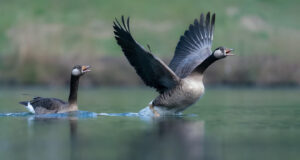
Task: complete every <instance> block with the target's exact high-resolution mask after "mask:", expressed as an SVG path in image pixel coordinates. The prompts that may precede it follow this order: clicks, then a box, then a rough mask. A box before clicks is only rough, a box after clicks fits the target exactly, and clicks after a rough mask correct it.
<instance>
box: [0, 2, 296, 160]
mask: <svg viewBox="0 0 300 160" xmlns="http://www.w3.org/2000/svg"><path fill="white" fill-rule="evenodd" d="M299 6H300V1H299V0H284V1H283V0H220V1H219V0H206V1H204V0H151V1H150V0H128V1H125V0H118V1H117V0H88V1H87V0H0V102H1V104H0V130H1V132H0V159H30V160H34V159H37V160H40V159H44V160H48V159H49V160H53V159H55V160H66V159H72V160H74V159H109V160H114V159H118V160H119V159H129V160H134V159H138V160H140V159H144V160H153V159H164V160H176V159H180V160H182V159H189V160H194V159H197V160H199V159H207V160H219V159H222V160H227V159H228V160H241V159H243V160H244V159H245V160H253V159H256V160H257V159H262V160H266V159H272V160H282V159H289V160H292V159H299V157H300V155H299V150H300V145H299V144H300V136H299V135H300V125H299V124H300V116H299V115H300V108H299V104H300V99H299V95H300V89H299V85H300V63H299V60H300V53H299V44H300V21H299V15H300V10H299ZM208 11H211V12H215V13H216V15H217V17H216V28H215V35H214V42H213V49H214V48H216V47H218V46H226V47H228V48H234V49H235V51H234V53H235V54H236V56H232V57H228V58H226V59H223V60H220V61H218V62H216V63H214V64H213V65H212V66H210V67H209V69H208V70H207V71H206V73H205V78H204V81H205V85H206V86H208V87H206V88H207V89H206V92H205V95H204V96H203V98H201V100H200V101H199V102H197V103H195V104H194V105H193V106H191V107H190V108H188V109H187V110H186V111H184V112H183V116H179V117H171V118H170V117H163V118H162V119H160V120H156V119H154V120H153V119H151V118H149V117H148V118H149V119H145V117H124V116H123V117H122V116H115V117H107V116H98V117H93V118H92V117H86V118H80V117H76V116H75V117H70V118H64V117H60V118H48V119H47V118H44V119H43V118H39V117H35V116H34V115H30V114H28V113H27V112H26V109H25V108H24V107H22V106H21V105H19V104H18V102H19V101H24V100H29V99H31V98H33V97H34V96H42V97H56V98H60V99H63V100H66V99H67V96H68V89H67V88H68V86H69V79H70V74H71V69H72V67H73V66H74V65H76V64H88V65H91V66H92V72H89V73H88V74H86V75H85V76H84V77H82V78H81V80H80V81H81V82H80V87H79V96H78V105H79V109H80V110H83V111H91V112H95V113H103V112H104V113H121V114H122V113H126V112H138V111H139V110H140V109H142V108H143V107H145V106H146V105H147V104H148V103H149V102H150V101H151V100H152V99H153V98H154V97H155V96H157V92H155V90H154V89H152V88H149V87H145V85H144V84H143V82H142V81H141V80H140V78H139V77H138V76H137V74H136V73H135V71H134V69H133V68H132V67H131V66H130V65H129V63H128V61H127V60H126V58H125V56H124V55H123V53H122V51H121V48H120V47H119V46H118V45H117V43H116V41H115V39H114V35H113V28H112V24H113V20H114V18H115V17H116V18H120V17H121V15H124V16H126V17H127V16H130V18H131V32H132V34H133V36H134V38H135V39H136V40H137V41H138V42H139V43H140V44H142V45H143V46H146V45H147V44H149V45H150V46H151V50H152V52H153V53H154V54H155V55H157V56H158V57H160V58H161V59H163V60H164V61H165V62H166V63H167V64H168V63H169V61H170V60H171V58H172V57H173V54H174V50H175V47H176V45H177V42H178V40H179V38H180V36H181V35H182V34H183V33H184V31H185V30H186V29H187V28H188V26H189V25H190V24H191V23H193V21H194V19H195V18H198V19H199V17H200V14H201V13H206V12H208ZM141 86H143V87H141ZM215 86H216V87H215ZM18 115H19V116H18ZM20 115H21V116H20ZM22 115H24V116H22ZM168 118H170V119H168ZM172 118H173V119H172ZM16 153H17V154H16ZM41 157H42V158H41Z"/></svg>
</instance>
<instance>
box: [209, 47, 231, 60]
mask: <svg viewBox="0 0 300 160" xmlns="http://www.w3.org/2000/svg"><path fill="white" fill-rule="evenodd" d="M231 51H233V49H231V48H225V47H218V48H216V49H215V50H214V52H213V55H214V57H215V58H217V59H222V58H225V57H227V56H233V55H234V54H232V53H230V52H231Z"/></svg>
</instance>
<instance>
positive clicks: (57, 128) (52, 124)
mask: <svg viewBox="0 0 300 160" xmlns="http://www.w3.org/2000/svg"><path fill="white" fill-rule="evenodd" d="M77 123H78V118H77V117H73V116H70V117H64V118H63V119H62V118H53V117H29V118H28V133H29V134H28V136H29V137H28V140H29V143H28V154H27V155H28V159H40V158H41V157H43V158H46V159H47V158H48V159H53V158H54V159H56V158H58V157H60V158H62V159H70V160H74V159H79V158H78V155H77V153H78V152H77V151H78V149H79V148H78V133H77V132H78V124H77ZM66 126H67V127H66ZM37 150H38V151H41V152H39V153H36V151H37ZM36 155H39V156H38V157H37V156H36Z"/></svg>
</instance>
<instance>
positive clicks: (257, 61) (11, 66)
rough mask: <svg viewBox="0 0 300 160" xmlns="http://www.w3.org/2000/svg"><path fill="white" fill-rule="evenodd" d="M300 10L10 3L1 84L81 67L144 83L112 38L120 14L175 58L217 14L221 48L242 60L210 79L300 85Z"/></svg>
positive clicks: (35, 0) (55, 0) (4, 17)
mask: <svg viewBox="0 0 300 160" xmlns="http://www.w3.org/2000/svg"><path fill="white" fill-rule="evenodd" d="M299 5H300V2H299V1H296V0H288V1H279V0H275V1H271V0H254V1H253V0H245V1H239V0H227V1H221V2H220V1H217V0H212V1H196V0H191V1H180V0H175V1H158V0H154V1H139V0H130V1H108V0H100V1H98V0H97V1H96V0H91V1H88V2H86V1H83V0H72V1H59V0H51V1H50V0H47V1H40V0H24V1H17V0H9V1H8V0H3V1H1V2H0V14H1V18H0V72H1V75H0V81H1V82H2V83H13V84H14V83H17V84H64V83H66V82H67V81H68V78H69V77H68V76H65V75H66V73H68V72H69V70H70V68H71V67H72V66H73V65H74V64H91V65H92V66H94V67H93V68H94V70H93V73H92V74H91V76H87V77H86V78H87V79H88V80H87V82H91V83H93V84H137V83H140V82H139V80H138V79H137V77H136V76H133V75H134V72H133V71H132V69H131V68H130V67H129V66H128V63H127V62H125V60H124V57H123V55H122V53H121V50H120V48H119V47H118V46H117V45H116V43H115V40H114V38H113V31H112V21H113V19H114V18H115V17H120V15H122V14H124V15H127V16H130V17H131V20H132V21H131V28H132V32H133V35H134V36H135V37H136V39H137V40H138V41H139V42H141V44H143V45H146V44H149V45H150V46H151V49H152V51H153V52H154V53H155V54H157V55H159V56H160V57H163V58H164V59H166V61H168V60H169V59H170V58H171V57H172V56H173V52H174V48H175V46H176V44H177V41H178V39H179V37H180V35H182V34H183V32H184V30H185V29H187V27H188V25H189V24H190V23H191V22H193V19H194V18H196V17H199V15H200V13H201V12H207V11H212V12H215V13H216V14H217V21H216V30H215V37H214V38H215V39H214V47H217V46H220V45H224V46H228V47H230V48H235V50H236V54H237V55H238V56H236V57H234V58H231V59H226V60H225V61H224V62H220V63H219V64H216V65H215V66H214V68H212V69H211V70H210V71H209V73H208V74H209V75H208V77H207V81H208V82H211V83H242V84H244V83H246V84H248V83H250V84H263V85H264V84H300V82H299V79H300V77H299V76H300V69H299V68H300V67H299V63H298V61H297V60H296V59H299V58H300V55H299V53H298V43H299V42H300V30H299V29H300V22H299V21H297V19H298V13H299V12H298V6H299ZM57 77H59V78H57Z"/></svg>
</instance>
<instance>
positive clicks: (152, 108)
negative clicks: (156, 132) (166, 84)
mask: <svg viewBox="0 0 300 160" xmlns="http://www.w3.org/2000/svg"><path fill="white" fill-rule="evenodd" d="M149 108H150V110H151V111H152V112H153V114H154V116H155V117H159V116H160V114H159V113H158V112H157V111H156V110H155V109H154V106H153V104H152V103H150V104H149Z"/></svg>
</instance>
